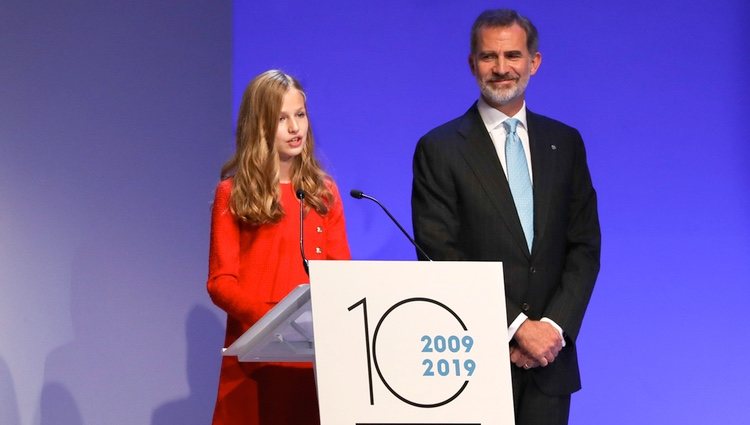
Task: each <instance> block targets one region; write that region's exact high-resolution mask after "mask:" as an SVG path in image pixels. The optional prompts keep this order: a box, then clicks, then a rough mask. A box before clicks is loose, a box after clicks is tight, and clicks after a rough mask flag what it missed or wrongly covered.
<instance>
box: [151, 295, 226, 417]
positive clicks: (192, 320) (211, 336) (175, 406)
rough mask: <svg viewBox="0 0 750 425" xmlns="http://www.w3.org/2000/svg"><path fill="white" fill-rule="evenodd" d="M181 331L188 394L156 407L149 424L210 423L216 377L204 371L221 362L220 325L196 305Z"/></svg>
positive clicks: (221, 330)
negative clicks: (183, 338) (183, 329)
mask: <svg viewBox="0 0 750 425" xmlns="http://www.w3.org/2000/svg"><path fill="white" fill-rule="evenodd" d="M185 332H186V334H187V335H186V337H187V377H188V383H189V385H190V394H188V396H187V397H186V398H182V399H177V400H173V401H169V402H167V403H164V404H163V405H161V406H159V407H158V408H156V409H155V410H154V413H153V415H152V417H151V425H174V424H180V425H192V424H195V425H199V424H200V425H205V424H208V423H211V417H212V415H213V407H214V400H215V399H216V389H217V386H218V378H219V376H218V373H217V374H215V376H208V375H207V374H206V372H205V371H206V370H212V369H216V368H217V365H218V364H219V363H220V362H221V351H220V347H221V346H222V343H223V337H224V326H223V325H222V324H221V323H220V322H219V319H217V318H216V315H215V314H214V313H212V312H211V311H210V310H209V309H208V308H206V307H204V306H201V305H196V306H194V307H193V308H192V309H191V310H190V313H188V317H187V321H186V324H185Z"/></svg>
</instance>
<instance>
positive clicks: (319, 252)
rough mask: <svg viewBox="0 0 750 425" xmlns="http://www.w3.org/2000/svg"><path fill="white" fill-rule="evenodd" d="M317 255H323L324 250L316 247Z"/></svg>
mask: <svg viewBox="0 0 750 425" xmlns="http://www.w3.org/2000/svg"><path fill="white" fill-rule="evenodd" d="M315 253H316V254H322V253H323V250H322V249H320V247H319V246H316V247H315Z"/></svg>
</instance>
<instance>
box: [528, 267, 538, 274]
mask: <svg viewBox="0 0 750 425" xmlns="http://www.w3.org/2000/svg"><path fill="white" fill-rule="evenodd" d="M529 271H530V272H531V274H534V273H536V269H535V268H534V267H533V266H532V267H529Z"/></svg>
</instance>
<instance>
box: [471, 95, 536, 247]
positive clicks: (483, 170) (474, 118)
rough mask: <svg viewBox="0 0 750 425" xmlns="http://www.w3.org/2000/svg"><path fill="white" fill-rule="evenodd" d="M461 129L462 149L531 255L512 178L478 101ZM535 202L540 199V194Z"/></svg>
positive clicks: (497, 207)
mask: <svg viewBox="0 0 750 425" xmlns="http://www.w3.org/2000/svg"><path fill="white" fill-rule="evenodd" d="M458 132H459V133H460V134H461V136H462V137H463V138H464V139H465V140H466V143H463V144H461V147H460V149H461V152H462V153H463V155H464V158H465V159H466V161H467V162H468V164H469V167H471V168H472V169H473V171H474V174H475V175H476V176H477V179H478V180H479V183H480V185H481V186H482V189H483V190H484V192H485V193H486V195H487V197H488V198H489V199H490V200H491V201H492V204H493V205H494V206H495V208H496V209H497V210H498V212H499V213H500V217H502V219H503V221H504V222H505V225H506V227H507V228H508V231H509V232H510V234H511V235H512V236H513V239H514V240H515V241H516V244H517V245H518V246H519V249H522V250H523V251H524V253H525V254H526V255H527V256H529V255H530V253H529V249H528V246H527V244H526V237H525V236H524V234H523V228H522V227H521V221H520V220H519V218H518V212H517V211H516V205H515V203H514V202H513V195H512V194H511V192H510V186H509V185H508V179H507V178H506V177H505V172H504V171H503V168H502V165H501V164H500V160H499V159H498V157H497V151H495V146H494V145H493V144H492V139H491V138H490V135H489V133H487V129H486V127H485V125H484V123H483V122H482V119H481V117H480V116H479V111H478V109H477V105H476V103H475V104H474V105H473V106H472V107H471V108H470V109H469V110H468V111H467V112H466V114H464V116H463V119H462V121H461V124H460V125H459V129H458ZM534 202H535V203H536V195H535V196H534Z"/></svg>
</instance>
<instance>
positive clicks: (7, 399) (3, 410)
mask: <svg viewBox="0 0 750 425" xmlns="http://www.w3.org/2000/svg"><path fill="white" fill-rule="evenodd" d="M0 424H2V425H20V424H21V421H20V420H19V417H18V401H17V400H16V389H15V386H14V385H13V377H12V376H11V375H10V369H8V365H6V364H5V360H3V358H2V357H0Z"/></svg>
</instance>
